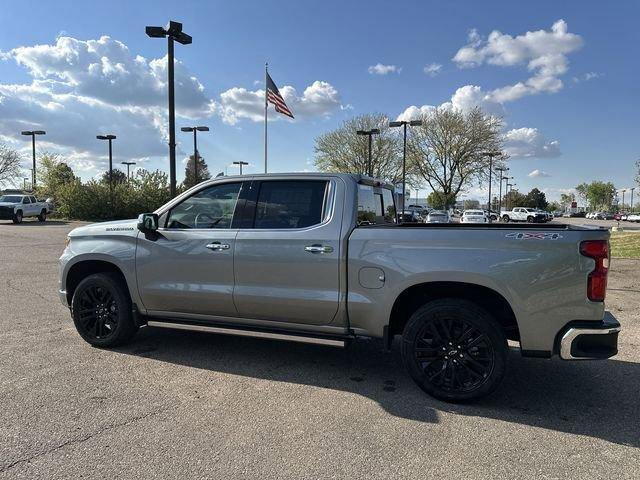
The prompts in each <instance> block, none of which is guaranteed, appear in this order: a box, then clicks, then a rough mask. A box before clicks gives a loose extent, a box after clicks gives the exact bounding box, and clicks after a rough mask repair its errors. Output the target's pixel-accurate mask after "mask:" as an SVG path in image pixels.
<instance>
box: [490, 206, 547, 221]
mask: <svg viewBox="0 0 640 480" xmlns="http://www.w3.org/2000/svg"><path fill="white" fill-rule="evenodd" d="M500 215H501V218H502V221H503V222H507V223H508V222H528V223H544V222H546V221H547V215H546V213H543V212H540V211H538V210H536V209H535V208H527V207H515V208H513V209H512V210H511V211H503V212H502V213H501V214H500Z"/></svg>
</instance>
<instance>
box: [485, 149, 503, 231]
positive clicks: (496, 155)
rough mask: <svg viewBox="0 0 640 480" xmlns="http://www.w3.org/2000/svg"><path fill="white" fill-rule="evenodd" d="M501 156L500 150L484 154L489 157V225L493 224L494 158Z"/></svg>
mask: <svg viewBox="0 0 640 480" xmlns="http://www.w3.org/2000/svg"><path fill="white" fill-rule="evenodd" d="M501 155H502V152H500V151H498V150H491V151H489V152H482V156H483V157H489V202H488V203H487V209H488V210H489V223H491V174H492V171H493V158H494V157H499V156H501Z"/></svg>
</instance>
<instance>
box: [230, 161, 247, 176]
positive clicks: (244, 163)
mask: <svg viewBox="0 0 640 480" xmlns="http://www.w3.org/2000/svg"><path fill="white" fill-rule="evenodd" d="M233 164H234V165H240V175H242V166H243V165H249V162H243V161H239V162H233Z"/></svg>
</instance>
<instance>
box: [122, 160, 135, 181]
mask: <svg viewBox="0 0 640 480" xmlns="http://www.w3.org/2000/svg"><path fill="white" fill-rule="evenodd" d="M120 164H121V165H126V166H127V181H129V167H130V166H131V165H135V164H136V162H120Z"/></svg>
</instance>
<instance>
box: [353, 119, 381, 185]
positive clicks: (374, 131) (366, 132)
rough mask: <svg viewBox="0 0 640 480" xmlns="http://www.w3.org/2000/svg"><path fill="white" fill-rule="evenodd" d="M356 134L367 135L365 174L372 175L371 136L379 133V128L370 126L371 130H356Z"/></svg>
mask: <svg viewBox="0 0 640 480" xmlns="http://www.w3.org/2000/svg"><path fill="white" fill-rule="evenodd" d="M356 133H357V134H358V135H367V136H368V137H369V160H368V161H367V175H368V176H370V177H373V165H372V164H371V137H373V135H378V134H380V129H378V128H372V129H371V130H357V131H356Z"/></svg>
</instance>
